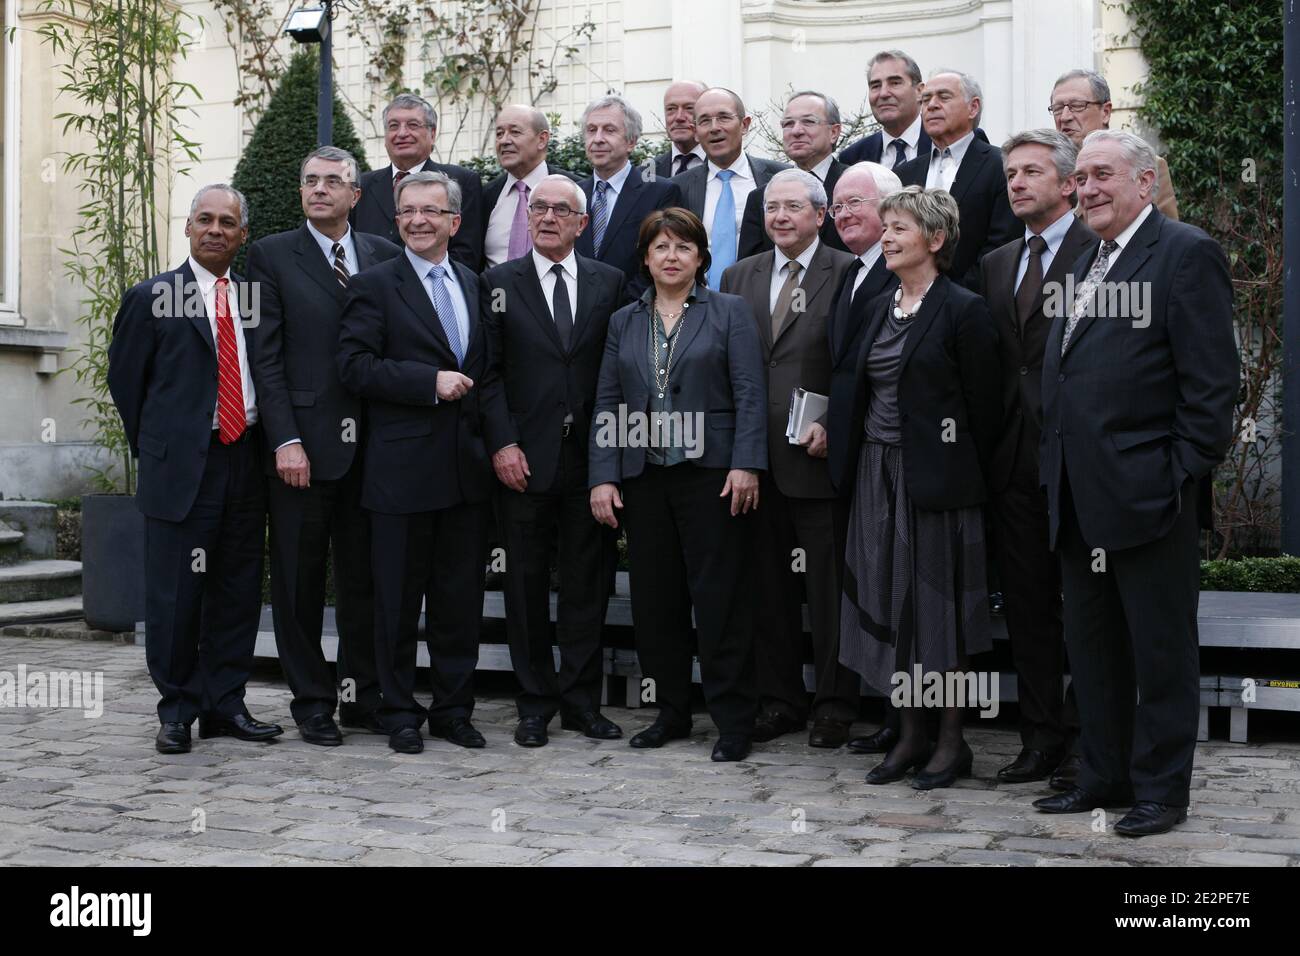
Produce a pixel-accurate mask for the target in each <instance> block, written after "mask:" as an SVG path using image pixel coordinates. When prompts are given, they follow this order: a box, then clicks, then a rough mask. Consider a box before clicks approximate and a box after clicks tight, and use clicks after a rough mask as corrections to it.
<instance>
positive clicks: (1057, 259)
mask: <svg viewBox="0 0 1300 956" xmlns="http://www.w3.org/2000/svg"><path fill="white" fill-rule="evenodd" d="M1088 243H1089V239H1088V234H1087V231H1086V229H1085V227H1084V224H1083V223H1082V222H1080V221H1079V220H1078V219H1076V220H1074V221H1073V222H1072V223H1070V228H1069V230H1068V231H1067V232H1066V234H1065V237H1064V238H1063V239H1062V240H1061V247H1060V248H1059V249H1057V250H1056V255H1055V256H1053V257H1052V264H1051V266H1049V267H1048V269H1047V272H1046V273H1044V274H1043V288H1042V289H1041V290H1040V291H1039V293H1038V298H1037V300H1035V302H1034V307H1033V309H1031V310H1030V312H1029V319H1028V322H1029V323H1034V322H1041V321H1043V320H1044V319H1045V318H1046V316H1044V315H1043V305H1044V303H1045V302H1046V301H1047V292H1048V289H1051V288H1055V287H1058V286H1059V285H1060V284H1061V283H1063V282H1064V281H1065V276H1066V274H1067V273H1068V272H1069V271H1070V270H1071V268H1072V267H1073V266H1074V263H1075V261H1076V260H1077V259H1078V258H1079V256H1080V255H1082V254H1083V252H1084V250H1085V249H1087V247H1088ZM1017 255H1019V254H1018V253H1017ZM1013 281H1014V279H1013ZM1022 334H1023V333H1022Z"/></svg>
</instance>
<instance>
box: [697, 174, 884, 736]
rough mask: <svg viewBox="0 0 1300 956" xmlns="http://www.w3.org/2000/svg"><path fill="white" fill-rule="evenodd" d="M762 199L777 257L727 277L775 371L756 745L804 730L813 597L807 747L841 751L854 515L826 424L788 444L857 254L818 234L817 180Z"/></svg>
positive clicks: (770, 373) (762, 518)
mask: <svg viewBox="0 0 1300 956" xmlns="http://www.w3.org/2000/svg"><path fill="white" fill-rule="evenodd" d="M764 194H765V196H766V207H767V208H766V209H765V210H764V220H765V226H766V231H767V233H768V234H769V235H770V236H771V238H772V241H773V242H774V243H775V249H774V250H773V251H772V252H762V253H759V254H758V255H756V256H751V257H749V258H748V259H742V260H741V261H740V262H737V263H736V264H735V265H733V266H732V267H731V268H730V269H728V270H727V271H726V272H725V273H723V276H722V287H721V289H720V290H719V291H721V292H731V293H734V294H736V295H739V296H741V297H743V298H744V299H745V301H746V302H747V303H748V304H749V306H750V308H751V309H752V310H753V313H754V321H755V322H756V323H757V324H758V334H759V338H760V339H761V340H762V343H763V362H764V364H765V365H766V366H767V457H768V462H769V470H768V471H767V472H766V473H765V474H763V475H761V476H760V478H759V480H760V486H759V487H760V492H759V497H760V499H761V501H762V505H763V506H762V508H761V509H759V511H758V524H757V528H756V540H755V560H756V564H757V580H758V585H759V589H758V594H759V607H760V610H759V613H758V616H757V624H758V628H757V633H756V635H755V638H756V640H755V658H756V662H757V675H758V693H759V708H760V709H759V715H758V719H757V721H756V723H755V725H754V739H755V740H758V741H765V740H773V739H775V738H777V737H779V736H781V735H782V734H788V733H792V732H794V731H799V730H803V729H804V727H805V726H807V722H808V694H807V692H806V690H805V689H804V679H803V657H804V655H803V650H804V640H803V597H802V594H803V592H804V591H806V592H807V596H808V618H809V621H810V622H811V624H812V646H813V663H814V671H815V679H816V692H815V694H814V697H813V704H812V717H813V727H812V731H811V732H810V733H809V735H808V743H809V745H810V746H813V747H829V748H835V747H841V746H843V745H844V743H845V742H846V741H847V740H848V736H849V726H850V725H851V724H852V723H853V721H854V719H856V717H857V716H858V685H859V681H858V676H857V675H856V674H854V673H853V671H851V670H849V669H848V668H847V667H844V666H842V665H841V664H840V662H839V654H840V642H839V636H840V628H839V621H840V596H841V593H842V591H843V563H844V546H845V532H846V528H847V523H848V515H847V514H842V513H840V512H843V511H844V510H845V509H846V503H845V502H843V501H839V500H837V499H836V496H835V489H834V487H833V486H832V485H831V479H830V474H829V472H828V470H827V467H826V426H825V422H824V421H819V422H813V423H811V424H809V425H808V426H807V428H806V429H804V430H803V431H802V432H801V433H800V435H799V436H798V444H791V442H790V440H789V439H788V438H787V437H786V426H787V423H788V416H789V411H790V396H791V393H792V392H793V391H794V390H795V389H797V388H802V389H805V390H807V391H809V392H816V393H817V394H819V395H826V394H827V393H829V391H830V378H831V351H830V347H829V344H828V343H829V339H828V337H827V331H826V320H827V318H828V316H829V314H830V312H831V309H832V308H833V306H834V302H835V294H836V292H837V291H839V287H840V284H841V283H842V282H843V281H844V276H845V274H846V272H847V271H848V268H849V264H850V263H852V262H853V257H852V256H850V255H849V254H848V253H846V252H842V251H840V250H838V249H832V248H831V247H830V246H828V245H826V244H825V243H823V242H821V241H820V239H819V238H818V234H819V232H820V230H821V226H822V220H823V219H824V218H825V216H826V205H827V203H826V190H825V189H824V188H823V187H822V184H821V181H820V180H819V179H818V178H817V177H816V176H815V175H813V174H812V173H810V172H806V171H805V170H802V169H786V170H782V171H781V172H779V173H777V174H776V175H775V176H773V177H772V180H771V181H770V182H769V183H768V184H767V189H766V190H765V193H764ZM752 195H755V194H751V198H752ZM796 549H797V550H796Z"/></svg>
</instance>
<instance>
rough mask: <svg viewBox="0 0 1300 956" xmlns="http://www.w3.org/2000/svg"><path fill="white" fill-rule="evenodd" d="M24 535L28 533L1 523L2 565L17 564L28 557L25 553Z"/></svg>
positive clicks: (0, 552) (0, 562) (0, 554)
mask: <svg viewBox="0 0 1300 956" xmlns="http://www.w3.org/2000/svg"><path fill="white" fill-rule="evenodd" d="M24 537H26V535H24V534H23V533H22V532H21V531H18V530H16V529H14V528H10V527H9V526H8V525H6V524H3V523H0V565H6V564H17V563H18V562H19V561H22V560H23V559H24V558H25V557H26V555H24V554H23V538H24Z"/></svg>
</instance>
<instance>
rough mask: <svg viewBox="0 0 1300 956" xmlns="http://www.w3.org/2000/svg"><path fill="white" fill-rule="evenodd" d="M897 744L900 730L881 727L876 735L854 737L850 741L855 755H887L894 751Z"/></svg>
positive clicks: (850, 747)
mask: <svg viewBox="0 0 1300 956" xmlns="http://www.w3.org/2000/svg"><path fill="white" fill-rule="evenodd" d="M896 743H898V729H897V728H895V727H881V728H880V729H879V730H877V731H876V732H875V733H874V734H867V736H865V737H854V738H853V739H852V740H850V741H849V749H850V750H852V751H853V752H854V753H855V754H887V753H889V752H890V751H891V750H893V749H894V744H896Z"/></svg>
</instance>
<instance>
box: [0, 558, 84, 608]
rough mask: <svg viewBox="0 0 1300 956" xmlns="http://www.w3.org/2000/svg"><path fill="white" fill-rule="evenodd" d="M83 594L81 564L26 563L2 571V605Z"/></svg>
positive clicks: (0, 570) (0, 591)
mask: <svg viewBox="0 0 1300 956" xmlns="http://www.w3.org/2000/svg"><path fill="white" fill-rule="evenodd" d="M80 594H81V562H80V561H55V560H41V561H24V562H22V563H21V564H13V565H9V566H8V567H3V568H0V604H10V603H18V602H27V601H49V600H51V599H53V598H62V597H74V596H77V595H80Z"/></svg>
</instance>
